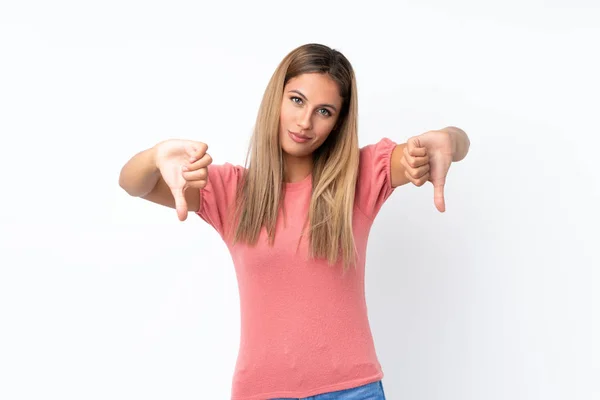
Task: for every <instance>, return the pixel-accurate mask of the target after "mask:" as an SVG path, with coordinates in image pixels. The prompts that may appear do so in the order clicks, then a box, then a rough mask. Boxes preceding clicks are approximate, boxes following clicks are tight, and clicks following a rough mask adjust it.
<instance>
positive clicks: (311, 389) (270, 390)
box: [198, 138, 396, 400]
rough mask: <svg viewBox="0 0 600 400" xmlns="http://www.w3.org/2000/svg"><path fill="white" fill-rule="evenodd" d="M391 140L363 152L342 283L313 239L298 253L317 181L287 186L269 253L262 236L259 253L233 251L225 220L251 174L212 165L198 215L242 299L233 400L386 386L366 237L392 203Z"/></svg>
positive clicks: (242, 246)
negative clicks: (370, 301) (371, 314)
mask: <svg viewBox="0 0 600 400" xmlns="http://www.w3.org/2000/svg"><path fill="white" fill-rule="evenodd" d="M395 146H396V143H395V142H393V141H392V140H390V139H388V138H383V139H381V140H380V141H379V142H378V143H375V144H371V145H368V146H365V147H362V148H361V149H360V163H359V173H358V181H357V185H356V195H355V200H354V212H353V230H354V240H355V243H356V247H357V250H358V263H357V268H356V269H355V268H354V267H351V268H350V269H349V270H348V271H347V272H346V273H345V274H342V262H341V260H340V261H339V263H338V264H337V265H335V267H331V266H328V265H327V262H326V261H325V260H322V261H321V260H317V261H314V260H311V259H310V258H309V256H308V236H307V235H305V236H304V237H303V238H302V240H301V241H300V244H299V245H298V238H299V237H300V232H301V230H302V228H303V223H304V221H305V218H306V215H307V213H308V207H309V202H310V196H311V185H312V175H308V176H307V177H306V178H305V179H304V180H303V181H300V182H294V183H285V184H284V185H285V191H286V195H285V201H284V207H285V213H282V212H281V210H280V213H279V217H278V220H277V227H276V232H275V243H274V246H273V247H270V246H269V244H268V238H267V233H266V229H265V228H263V229H262V231H261V233H260V236H259V240H258V243H257V244H256V246H255V247H250V246H248V245H246V244H243V243H237V244H236V245H235V246H232V244H231V243H230V242H228V241H227V240H226V239H225V233H226V232H228V230H229V229H232V227H231V226H228V225H229V224H228V223H227V216H228V213H229V212H230V211H232V210H233V208H232V207H233V202H234V200H235V192H236V188H237V185H238V184H239V183H240V180H241V178H242V174H243V173H244V171H245V169H244V167H242V166H234V165H232V164H230V163H225V164H221V165H217V164H211V165H210V166H209V167H208V170H209V172H208V176H209V179H208V182H207V185H206V186H205V187H204V188H203V189H201V192H200V193H201V202H200V203H201V205H200V210H199V211H198V215H199V216H200V217H201V218H202V219H204V220H205V221H206V222H208V223H209V224H210V225H212V226H213V227H214V228H215V229H216V230H217V232H218V233H219V234H220V235H221V237H222V238H223V240H224V241H225V243H226V244H227V247H228V248H229V251H230V253H231V257H232V259H233V264H234V267H235V271H236V276H237V282H238V289H239V294H240V316H241V336H240V345H239V352H238V357H237V362H236V366H235V373H234V376H233V380H232V391H231V399H232V400H264V399H271V398H275V397H295V398H302V397H309V396H315V395H317V394H320V393H326V392H332V391H337V390H344V389H349V388H353V387H356V386H361V385H366V384H367V383H372V382H375V381H378V380H380V379H382V377H383V371H382V368H381V366H380V364H379V361H378V359H377V355H376V353H375V346H374V342H373V337H372V334H371V329H370V326H369V320H368V317H367V305H366V301H365V291H364V276H365V259H366V248H367V239H368V236H369V231H370V229H371V226H372V224H373V220H374V218H375V216H376V215H377V213H378V212H379V210H380V208H381V206H382V205H383V203H384V202H385V200H386V199H387V198H388V197H389V196H390V195H391V194H392V192H393V190H394V189H393V188H392V186H391V177H390V159H391V154H392V151H393V149H394V147H395Z"/></svg>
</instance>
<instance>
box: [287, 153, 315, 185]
mask: <svg viewBox="0 0 600 400" xmlns="http://www.w3.org/2000/svg"><path fill="white" fill-rule="evenodd" d="M283 162H284V167H283V181H284V182H289V183H294V182H299V181H301V180H303V179H304V178H306V177H307V176H308V175H309V174H310V173H311V172H312V170H313V159H312V157H311V156H308V157H292V156H289V155H284V158H283Z"/></svg>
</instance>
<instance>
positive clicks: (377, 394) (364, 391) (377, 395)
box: [270, 380, 385, 400]
mask: <svg viewBox="0 0 600 400" xmlns="http://www.w3.org/2000/svg"><path fill="white" fill-rule="evenodd" d="M270 400H385V394H384V393H383V383H382V382H381V381H380V380H379V381H377V382H373V383H368V384H366V385H362V386H358V387H355V388H350V389H344V390H338V391H335V392H328V393H321V394H318V395H316V396H311V397H303V398H302V399H293V398H291V397H285V398H277V399H270Z"/></svg>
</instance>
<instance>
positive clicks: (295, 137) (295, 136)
mask: <svg viewBox="0 0 600 400" xmlns="http://www.w3.org/2000/svg"><path fill="white" fill-rule="evenodd" d="M288 134H289V135H290V137H291V138H292V139H293V140H294V141H295V142H298V143H304V142H306V141H308V140H310V139H312V138H311V137H309V136H305V135H301V134H299V133H296V132H292V131H289V130H288Z"/></svg>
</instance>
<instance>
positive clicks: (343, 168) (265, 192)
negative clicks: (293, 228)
mask: <svg viewBox="0 0 600 400" xmlns="http://www.w3.org/2000/svg"><path fill="white" fill-rule="evenodd" d="M314 72H318V73H323V74H328V76H329V77H330V78H332V79H333V80H334V81H335V82H336V83H337V84H338V87H339V91H340V96H341V97H342V101H343V103H342V109H341V112H340V115H339V117H338V120H337V122H336V125H335V127H334V128H333V130H332V132H331V133H330V134H329V136H328V138H327V139H326V140H325V142H324V143H323V144H322V145H321V146H320V147H319V148H318V149H317V150H315V151H314V152H313V162H314V166H313V171H312V174H313V177H312V195H311V200H310V207H309V213H308V216H307V222H309V236H310V242H309V243H310V244H309V248H310V256H311V257H313V258H314V257H321V258H327V261H328V263H329V264H335V263H336V262H337V260H338V258H339V256H340V255H341V256H342V257H343V261H344V271H346V270H347V269H348V268H349V266H350V265H352V264H354V266H356V247H355V243H354V235H353V231H352V212H353V206H354V192H355V186H356V179H357V174H358V162H359V148H358V132H357V128H358V126H357V125H358V121H357V119H358V117H357V111H358V107H357V96H356V80H355V76H354V71H353V69H352V66H351V64H350V62H349V61H348V60H347V59H346V57H345V56H344V55H343V54H342V53H340V52H339V51H337V50H334V49H331V48H329V47H327V46H324V45H321V44H315V43H311V44H306V45H303V46H300V47H298V48H296V49H294V50H292V51H291V52H290V53H289V54H288V55H286V56H285V58H284V59H283V60H282V61H281V63H280V64H279V66H278V67H277V69H276V70H275V72H274V73H273V75H272V76H271V79H270V81H269V84H268V85H267V88H266V90H265V93H264V95H263V99H262V102H261V105H260V109H259V112H258V116H257V119H256V124H255V126H254V132H253V135H252V138H251V141H250V146H249V149H248V154H247V157H246V168H247V170H246V174H245V176H244V178H243V179H242V183H241V184H240V186H239V189H238V191H237V196H236V208H235V213H234V215H235V216H234V218H235V221H236V223H235V224H234V225H232V226H235V236H234V239H233V243H234V244H235V243H236V242H237V241H242V242H246V243H249V244H252V245H253V244H256V242H257V240H258V237H259V234H260V231H261V229H262V227H263V226H264V227H265V228H266V230H267V233H268V237H269V244H270V245H272V244H273V242H274V239H275V226H276V223H277V215H278V210H279V207H280V204H281V202H282V200H283V190H282V189H283V168H284V163H283V153H282V149H281V145H280V143H279V118H280V112H281V102H282V98H283V90H284V87H285V85H286V83H287V82H288V81H289V80H290V79H291V78H293V77H295V76H298V75H301V74H304V73H314ZM248 157H250V162H249V163H248Z"/></svg>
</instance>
